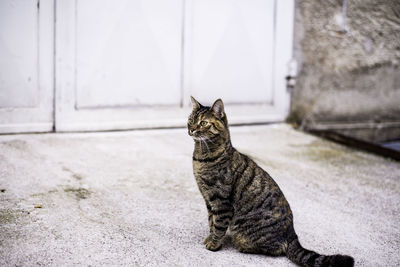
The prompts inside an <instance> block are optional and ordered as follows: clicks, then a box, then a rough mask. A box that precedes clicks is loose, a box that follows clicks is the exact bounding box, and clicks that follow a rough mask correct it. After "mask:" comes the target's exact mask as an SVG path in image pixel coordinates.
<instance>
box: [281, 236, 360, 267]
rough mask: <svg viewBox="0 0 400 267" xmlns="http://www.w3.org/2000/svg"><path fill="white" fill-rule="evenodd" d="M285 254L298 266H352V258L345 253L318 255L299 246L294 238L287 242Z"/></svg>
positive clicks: (297, 240)
mask: <svg viewBox="0 0 400 267" xmlns="http://www.w3.org/2000/svg"><path fill="white" fill-rule="evenodd" d="M286 256H287V257H288V258H289V259H290V260H291V261H293V262H294V263H296V264H298V265H300V266H309V267H312V266H315V267H316V266H324V267H325V266H326V267H328V266H329V267H331V266H332V267H339V266H340V267H352V266H354V259H353V258H352V257H350V256H346V255H339V254H338V255H332V256H325V255H320V254H318V253H316V252H314V251H311V250H308V249H305V248H303V247H302V246H301V244H300V242H299V239H297V238H295V239H293V240H292V241H291V242H289V244H288V247H287V251H286Z"/></svg>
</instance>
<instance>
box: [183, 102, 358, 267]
mask: <svg viewBox="0 0 400 267" xmlns="http://www.w3.org/2000/svg"><path fill="white" fill-rule="evenodd" d="M192 104H193V111H192V113H191V114H190V116H189V120H188V133H189V135H190V136H191V137H192V138H193V139H194V142H195V145H194V152H193V172H194V176H195V178H196V181H197V184H198V187H199V189H200V192H201V194H202V195H203V198H204V200H205V202H206V206H207V210H208V222H209V226H210V235H209V236H208V237H207V238H206V239H205V240H204V244H205V245H206V248H207V249H209V250H212V251H216V250H218V249H219V248H221V245H222V244H221V243H222V238H223V237H224V236H225V233H226V231H227V229H228V227H229V229H230V231H231V233H232V236H233V240H234V243H235V246H236V247H237V249H238V250H239V251H240V252H245V253H261V254H267V255H272V256H284V255H286V256H287V257H288V258H289V259H290V260H292V261H293V262H294V263H296V264H298V265H300V266H353V265H354V259H353V258H352V257H350V256H344V255H333V256H324V255H320V254H318V253H316V252H313V251H310V250H307V249H305V248H303V247H302V246H301V245H300V243H299V240H298V237H297V235H296V233H295V231H294V228H293V215H292V211H291V209H290V206H289V204H288V202H287V200H286V198H285V196H284V195H283V193H282V191H281V190H280V189H279V187H278V185H277V184H276V183H275V181H274V180H273V179H272V178H271V176H269V174H268V173H267V172H266V171H264V170H263V169H262V168H260V167H259V166H258V165H257V164H256V163H255V162H254V161H253V160H252V159H251V158H249V157H248V156H246V155H244V154H242V153H240V152H238V151H237V150H236V149H235V148H234V147H232V144H231V140H230V134H229V128H228V120H227V118H226V114H225V111H224V104H223V102H222V100H221V99H218V100H216V101H215V102H214V104H213V105H212V107H205V106H202V105H201V104H200V103H199V102H197V101H196V100H195V99H194V98H193V97H192Z"/></svg>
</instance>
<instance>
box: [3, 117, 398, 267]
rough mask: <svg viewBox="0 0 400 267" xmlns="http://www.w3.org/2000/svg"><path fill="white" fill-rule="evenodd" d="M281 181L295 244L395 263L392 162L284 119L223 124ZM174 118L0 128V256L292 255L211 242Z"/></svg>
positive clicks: (95, 261)
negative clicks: (102, 129)
mask: <svg viewBox="0 0 400 267" xmlns="http://www.w3.org/2000/svg"><path fill="white" fill-rule="evenodd" d="M231 134H232V142H233V144H234V146H235V147H236V148H238V149H239V150H240V151H242V152H244V153H247V154H249V155H251V156H252V157H253V158H254V159H255V160H256V161H257V162H258V163H259V164H260V165H261V166H262V167H264V168H265V169H266V170H267V171H268V172H269V173H270V174H271V175H272V176H273V177H274V179H275V180H276V181H277V183H278V184H279V185H280V187H281V189H282V191H283V192H284V193H285V195H286V197H287V199H288V201H289V203H290V205H291V207H292V210H293V213H294V222H295V229H296V231H297V234H298V235H299V238H300V241H301V242H302V244H303V246H304V247H306V248H309V249H313V250H315V251H318V252H320V253H324V254H334V253H342V254H348V255H352V256H353V257H354V258H355V260H356V266H399V265H400V254H399V248H400V226H399V225H400V224H399V223H398V221H399V214H400V164H399V163H398V162H395V161H391V160H388V159H384V158H381V157H377V156H374V155H370V154H367V153H363V152H359V151H356V150H352V149H349V148H346V147H343V146H340V145H337V144H334V143H331V142H328V141H324V140H322V139H319V138H316V137H314V136H310V135H307V134H304V133H301V132H298V131H296V130H293V129H292V128H290V127H289V126H288V125H285V124H277V125H269V126H251V127H250V126H248V127H232V128H231ZM192 149H193V141H192V140H191V139H190V138H189V136H188V135H187V134H186V130H185V129H174V130H146V131H127V132H110V133H81V134H40V135H4V136H0V266H16V265H18V266H36V265H45V266H71V265H77V266H89V265H93V266H99V265H103V266H104V265H107V266H111V265H114V266H115V265H129V266H294V265H292V263H291V262H290V261H289V260H288V259H286V258H285V257H268V256H263V255H248V254H241V253H239V252H238V251H236V249H235V248H234V246H233V244H232V242H231V241H230V239H229V237H227V238H226V240H225V244H224V246H223V248H222V249H221V250H220V251H218V252H210V251H208V250H206V249H205V247H204V245H203V244H202V241H203V239H204V238H205V237H206V235H207V233H208V229H207V227H208V226H207V215H206V208H205V205H204V202H203V199H202V197H201V195H200V193H199V192H198V189H197V186H196V184H195V180H194V177H193V174H192V167H191V155H192Z"/></svg>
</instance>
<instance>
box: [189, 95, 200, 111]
mask: <svg viewBox="0 0 400 267" xmlns="http://www.w3.org/2000/svg"><path fill="white" fill-rule="evenodd" d="M190 100H192V106H193V110H198V109H199V108H201V107H202V105H201V104H200V103H199V102H198V101H197V100H196V99H194V97H193V96H190Z"/></svg>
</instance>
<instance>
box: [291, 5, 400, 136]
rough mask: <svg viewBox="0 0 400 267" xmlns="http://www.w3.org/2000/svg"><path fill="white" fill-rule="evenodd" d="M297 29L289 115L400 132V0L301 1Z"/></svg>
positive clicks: (313, 125)
mask: <svg viewBox="0 0 400 267" xmlns="http://www.w3.org/2000/svg"><path fill="white" fill-rule="evenodd" d="M294 27H295V36H294V40H295V41H294V55H295V58H296V60H297V62H298V64H299V73H298V76H297V81H296V86H295V88H294V89H293V90H292V96H291V112H290V115H289V117H288V120H289V121H291V122H295V123H297V124H299V125H301V126H303V127H304V128H306V129H336V130H345V131H347V132H351V131H352V129H354V133H356V132H357V135H359V136H360V137H361V138H364V139H372V140H373V141H383V140H384V139H396V138H400V1H399V0H347V1H346V0H324V1H314V0H297V1H296V13H295V25H294ZM377 129H378V130H377ZM364 130H365V131H364Z"/></svg>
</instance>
